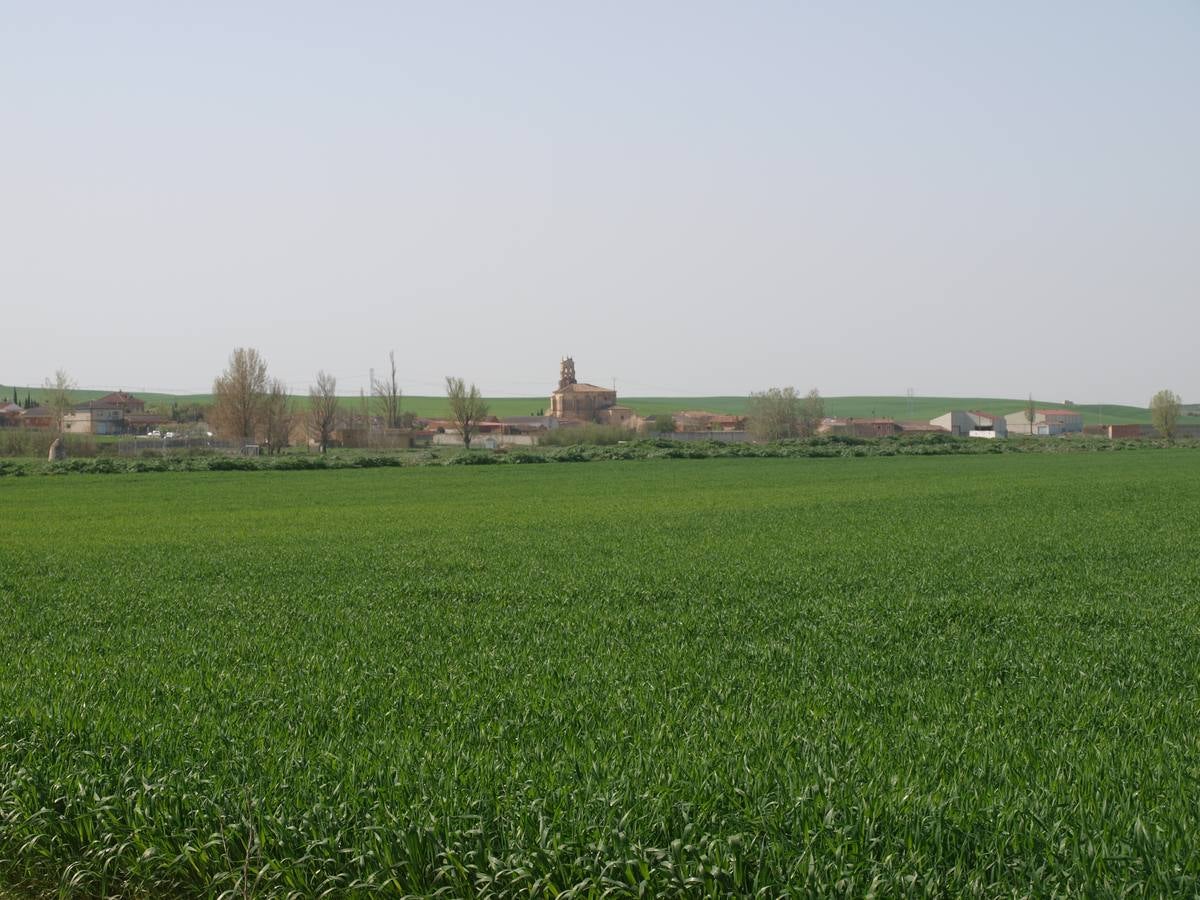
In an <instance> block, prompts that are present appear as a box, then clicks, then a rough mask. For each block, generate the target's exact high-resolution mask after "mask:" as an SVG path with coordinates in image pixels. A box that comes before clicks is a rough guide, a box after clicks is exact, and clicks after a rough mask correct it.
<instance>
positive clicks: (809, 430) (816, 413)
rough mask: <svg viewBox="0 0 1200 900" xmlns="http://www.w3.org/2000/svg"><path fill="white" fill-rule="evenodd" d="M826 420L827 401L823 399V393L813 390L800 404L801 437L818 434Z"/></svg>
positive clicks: (799, 426) (799, 425)
mask: <svg viewBox="0 0 1200 900" xmlns="http://www.w3.org/2000/svg"><path fill="white" fill-rule="evenodd" d="M824 418H825V401H824V400H823V399H822V398H821V392H820V391H818V390H817V389H816V388H813V389H812V390H811V391H809V392H808V393H807V394H805V395H804V400H803V401H802V402H801V403H800V416H799V419H798V420H797V426H798V427H797V430H798V431H799V433H800V436H801V437H811V436H812V435H814V434H816V433H817V429H818V428H820V427H821V420H822V419H824Z"/></svg>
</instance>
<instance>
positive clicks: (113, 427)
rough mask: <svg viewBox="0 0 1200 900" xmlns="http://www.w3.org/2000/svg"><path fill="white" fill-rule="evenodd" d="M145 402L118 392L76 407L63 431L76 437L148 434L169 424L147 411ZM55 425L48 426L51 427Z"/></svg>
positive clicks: (67, 414)
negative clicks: (78, 435) (153, 429)
mask: <svg viewBox="0 0 1200 900" xmlns="http://www.w3.org/2000/svg"><path fill="white" fill-rule="evenodd" d="M145 409H146V403H145V401H143V400H141V399H139V398H138V397H135V396H133V394H127V393H125V392H124V391H116V392H115V393H112V394H106V395H105V396H103V397H100V398H99V399H97V400H88V401H87V402H85V403H79V404H76V405H75V406H74V407H73V408H72V409H71V410H70V411H69V412H67V413H66V415H64V416H63V431H65V432H70V433H72V434H144V433H146V432H147V431H149V430H150V429H151V428H153V427H155V426H157V425H162V424H164V423H165V422H167V421H169V420H168V419H167V418H166V417H165V416H160V415H156V414H154V413H148V412H146V411H145ZM50 424H51V423H47V427H49V425H50Z"/></svg>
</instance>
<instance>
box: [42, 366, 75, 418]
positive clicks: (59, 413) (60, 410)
mask: <svg viewBox="0 0 1200 900" xmlns="http://www.w3.org/2000/svg"><path fill="white" fill-rule="evenodd" d="M42 387H43V388H44V389H45V391H46V408H47V409H49V410H50V414H51V416H52V417H53V418H54V430H55V431H62V430H63V419H64V418H65V417H66V415H67V413H69V412H70V411H71V407H72V404H71V391H73V390H75V381H74V380H73V379H72V378H71V376H70V375H68V374H67V373H66V370H64V369H55V371H54V378H52V379H51V378H47V379H46V380H45V381H44V382H42Z"/></svg>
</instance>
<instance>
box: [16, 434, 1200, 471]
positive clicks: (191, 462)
mask: <svg viewBox="0 0 1200 900" xmlns="http://www.w3.org/2000/svg"><path fill="white" fill-rule="evenodd" d="M1168 446H1172V447H1190V448H1200V441H1194V440H1187V441H1177V442H1175V443H1173V444H1169V443H1168V442H1166V441H1159V440H1126V441H1110V440H1108V439H1106V438H1090V437H1079V438H1015V439H1014V438H1010V439H1008V440H996V441H985V440H979V439H972V438H959V437H954V436H953V435H948V434H931V435H921V436H916V437H901V438H880V439H875V440H871V439H865V438H854V437H845V436H820V437H814V438H806V439H803V440H793V441H780V442H778V443H774V444H726V443H720V442H718V441H673V440H670V439H669V438H651V439H648V440H641V441H633V442H630V443H626V444H573V445H570V446H566V447H544V448H536V449H525V448H522V449H519V450H510V451H507V452H505V451H501V452H494V451H490V450H472V451H459V452H457V453H454V454H453V455H449V456H440V455H438V454H437V453H436V452H425V453H416V454H414V453H397V454H367V453H338V454H329V455H326V456H315V455H308V454H281V455H279V456H259V457H241V456H217V455H208V456H199V455H164V456H159V457H139V458H130V459H127V458H120V457H103V456H102V457H95V458H91V459H79V458H76V459H66V460H62V461H60V462H53V463H50V462H37V461H28V460H24V461H14V460H0V477H3V476H22V475H67V474H90V475H109V474H125V473H130V472H205V471H208V472H261V471H299V470H308V469H373V468H380V467H405V466H430V465H433V466H442V465H446V466H492V465H524V464H528V463H573V462H599V461H607V460H638V459H841V458H851V457H871V456H951V455H978V454H990V453H1109V452H1114V451H1121V450H1147V449H1161V448H1165V447H1168Z"/></svg>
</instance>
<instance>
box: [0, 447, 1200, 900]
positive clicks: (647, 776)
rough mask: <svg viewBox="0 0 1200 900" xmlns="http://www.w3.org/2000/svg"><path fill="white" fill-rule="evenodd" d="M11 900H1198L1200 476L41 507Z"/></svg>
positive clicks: (875, 471) (519, 471)
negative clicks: (69, 898)
mask: <svg viewBox="0 0 1200 900" xmlns="http://www.w3.org/2000/svg"><path fill="white" fill-rule="evenodd" d="M0 533H2V534H3V535H4V542H3V543H4V550H3V562H2V564H0V646H2V647H4V648H5V652H4V653H3V654H0V893H3V892H4V886H7V887H8V888H9V889H28V890H34V891H37V890H61V891H63V892H65V893H68V894H79V895H93V894H104V895H107V894H128V895H163V894H171V895H184V896H187V895H191V896H213V895H216V894H221V893H222V892H228V894H229V895H230V896H232V895H234V894H238V895H241V894H244V893H247V892H248V893H252V894H253V893H257V894H262V895H286V894H289V893H292V894H294V895H296V896H312V895H315V894H320V893H322V892H325V893H331V894H335V895H342V894H346V893H364V894H365V893H372V892H379V893H383V894H388V895H392V894H394V895H404V894H417V895H429V894H434V893H440V894H441V895H445V896H463V895H469V894H477V893H484V894H491V895H516V894H520V895H522V896H530V895H532V896H545V897H553V896H561V895H564V894H566V895H569V896H600V895H607V896H634V895H642V896H646V895H663V896H670V895H676V896H698V895H710V896H727V895H729V894H742V895H753V894H760V895H762V896H779V895H783V894H789V893H790V894H806V893H814V892H821V893H838V894H847V895H854V896H859V895H864V894H867V893H870V892H872V891H874V892H875V893H885V894H897V893H933V894H953V895H963V894H973V895H978V896H1007V895H1011V894H1013V893H1019V894H1029V893H1033V894H1046V895H1049V894H1055V893H1058V894H1072V893H1078V894H1093V895H1094V894H1104V893H1110V892H1111V893H1121V892H1126V891H1127V892H1130V893H1134V894H1155V895H1161V894H1166V893H1185V894H1192V893H1195V892H1196V891H1197V890H1200V850H1198V849H1197V846H1198V845H1197V842H1196V840H1195V834H1196V833H1197V830H1198V829H1200V804H1198V803H1197V801H1196V799H1195V797H1196V786H1197V779H1198V777H1200V731H1198V730H1197V728H1196V722H1197V721H1200V609H1198V608H1197V598H1198V597H1200V566H1198V565H1197V562H1196V550H1195V548H1196V546H1197V545H1198V544H1200V469H1198V462H1197V457H1196V456H1195V454H1194V452H1190V451H1173V450H1163V451H1156V452H1153V453H1150V452H1147V453H1136V452H1131V453H1113V454H1080V455H1061V456H1060V455H1055V454H1047V455H1019V454H1014V455H986V456H973V457H941V458H929V459H922V458H887V459H855V460H782V459H781V460H715V459H714V460H695V461H691V460H657V461H644V462H625V463H595V464H592V465H588V466H565V465H564V466H503V467H499V466H488V467H446V468H413V469H375V470H340V471H310V472H304V471H301V472H282V471H281V472H247V473H241V472H197V473H190V472H181V473H166V474H153V475H136V474H133V475H128V476H125V477H121V478H96V479H92V478H38V479H32V478H26V479H6V480H4V481H3V482H0Z"/></svg>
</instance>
